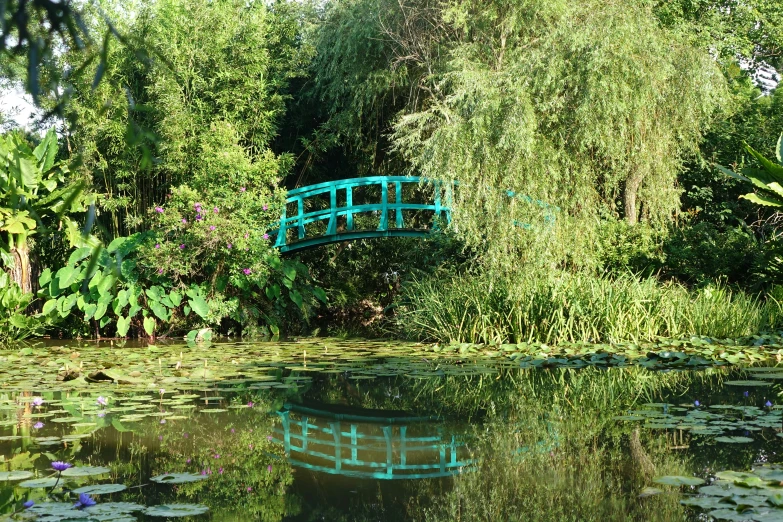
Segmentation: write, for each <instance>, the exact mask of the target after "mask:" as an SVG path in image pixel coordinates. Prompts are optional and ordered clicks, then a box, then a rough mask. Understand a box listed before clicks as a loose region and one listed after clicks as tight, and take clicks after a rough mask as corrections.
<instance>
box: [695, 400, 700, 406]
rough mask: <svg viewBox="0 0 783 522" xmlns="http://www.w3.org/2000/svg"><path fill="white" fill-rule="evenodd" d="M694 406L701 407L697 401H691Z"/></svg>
mask: <svg viewBox="0 0 783 522" xmlns="http://www.w3.org/2000/svg"><path fill="white" fill-rule="evenodd" d="M693 405H694V406H701V403H700V402H699V401H693Z"/></svg>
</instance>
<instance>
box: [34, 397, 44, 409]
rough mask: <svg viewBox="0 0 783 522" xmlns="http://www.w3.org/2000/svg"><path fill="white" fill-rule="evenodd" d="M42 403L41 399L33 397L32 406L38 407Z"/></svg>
mask: <svg viewBox="0 0 783 522" xmlns="http://www.w3.org/2000/svg"><path fill="white" fill-rule="evenodd" d="M43 403H44V400H43V397H33V406H35V407H36V408H38V407H40V406H41V405H42V404H43Z"/></svg>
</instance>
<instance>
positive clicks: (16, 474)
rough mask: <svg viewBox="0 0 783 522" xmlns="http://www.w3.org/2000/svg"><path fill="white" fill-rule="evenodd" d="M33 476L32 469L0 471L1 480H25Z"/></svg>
mask: <svg viewBox="0 0 783 522" xmlns="http://www.w3.org/2000/svg"><path fill="white" fill-rule="evenodd" d="M32 476H33V473H32V472H31V471H22V470H18V471H0V482H5V481H8V480H25V479H29V478H30V477H32Z"/></svg>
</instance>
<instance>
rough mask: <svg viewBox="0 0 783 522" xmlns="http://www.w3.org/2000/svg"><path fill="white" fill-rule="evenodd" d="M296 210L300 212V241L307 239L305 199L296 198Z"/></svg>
mask: <svg viewBox="0 0 783 522" xmlns="http://www.w3.org/2000/svg"><path fill="white" fill-rule="evenodd" d="M296 210H297V212H298V217H299V239H304V237H305V228H304V199H303V198H302V197H301V196H300V197H298V198H296Z"/></svg>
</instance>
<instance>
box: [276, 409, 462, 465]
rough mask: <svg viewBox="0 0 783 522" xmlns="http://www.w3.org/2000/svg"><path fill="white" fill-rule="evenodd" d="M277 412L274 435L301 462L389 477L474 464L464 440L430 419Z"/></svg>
mask: <svg viewBox="0 0 783 522" xmlns="http://www.w3.org/2000/svg"><path fill="white" fill-rule="evenodd" d="M278 415H279V416H280V419H281V426H280V427H279V428H276V429H275V432H274V433H275V434H274V438H273V439H272V440H273V441H274V442H277V443H282V444H283V448H284V450H285V454H286V457H287V459H288V461H289V462H290V463H291V464H292V465H293V466H296V467H299V468H304V469H309V470H312V471H320V472H323V473H330V474H336V475H343V476H348V477H354V478H365V479H381V480H393V479H420V478H437V477H447V476H451V475H455V474H457V473H460V472H462V471H465V470H467V469H472V467H473V465H474V461H473V460H471V459H469V458H467V457H468V452H467V449H466V448H465V444H464V441H463V440H461V438H460V437H459V436H457V435H455V434H448V433H446V432H445V429H444V425H443V424H442V423H441V422H438V421H436V422H435V423H434V424H433V422H432V420H431V419H427V418H414V417H392V418H379V417H375V416H373V417H363V416H358V415H340V414H334V413H331V412H328V411H319V410H314V409H310V408H302V407H299V406H297V405H290V404H287V405H286V406H285V407H284V409H283V410H282V411H280V412H278Z"/></svg>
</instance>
